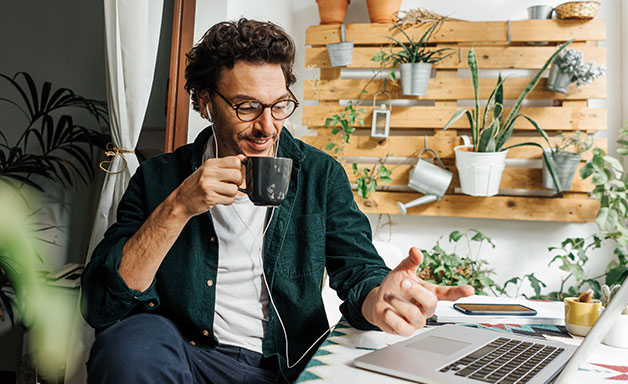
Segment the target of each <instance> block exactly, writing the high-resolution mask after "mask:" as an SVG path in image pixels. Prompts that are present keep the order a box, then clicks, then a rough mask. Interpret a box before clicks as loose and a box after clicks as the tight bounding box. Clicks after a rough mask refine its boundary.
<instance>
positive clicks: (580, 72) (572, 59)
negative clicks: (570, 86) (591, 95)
mask: <svg viewBox="0 0 628 384" xmlns="http://www.w3.org/2000/svg"><path fill="white" fill-rule="evenodd" d="M554 63H555V64H556V65H557V66H558V68H560V70H561V71H562V72H563V73H564V74H566V75H569V77H570V80H571V82H572V83H573V82H576V86H577V87H578V88H580V87H581V86H583V85H585V84H589V83H591V82H592V81H593V80H595V79H597V78H598V77H601V76H604V74H605V73H606V68H604V66H603V65H600V66H597V67H596V66H595V64H594V63H593V62H592V61H589V62H586V63H585V62H584V52H582V51H575V50H573V49H566V50H564V51H563V52H560V53H559V54H558V56H557V57H556V60H555V61H554Z"/></svg>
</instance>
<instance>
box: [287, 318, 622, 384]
mask: <svg viewBox="0 0 628 384" xmlns="http://www.w3.org/2000/svg"><path fill="white" fill-rule="evenodd" d="M439 325H442V323H430V324H429V325H428V327H427V329H429V328H430V327H435V326H439ZM463 325H465V326H468V327H477V328H485V329H491V330H495V331H498V332H504V333H516V334H522V335H531V336H535V337H539V338H544V339H551V340H557V341H562V342H565V343H567V344H572V345H578V344H580V342H581V341H582V338H581V337H573V336H571V335H569V334H568V333H567V330H566V329H565V327H563V326H557V325H521V324H463ZM423 331H424V330H419V331H417V333H420V332H423ZM404 339H405V338H404V337H401V336H395V335H389V334H386V333H384V332H376V331H360V330H357V329H355V328H353V327H351V326H350V325H349V324H348V323H347V322H346V321H345V320H344V319H341V320H340V322H339V323H338V325H337V326H336V328H335V329H334V331H333V332H332V333H331V334H330V335H329V336H328V337H327V339H326V340H325V341H324V342H323V344H322V345H321V347H320V348H319V349H318V351H317V352H316V354H315V355H314V357H313V358H312V360H310V362H309V363H308V365H307V367H306V369H305V371H303V373H301V375H300V376H299V378H298V380H297V383H308V384H319V383H338V384H346V383H360V384H368V383H378V384H379V383H387V384H388V383H390V384H402V383H408V381H406V380H402V379H397V378H394V377H390V376H384V375H381V374H378V373H375V372H370V371H366V370H363V369H359V368H356V367H354V366H353V359H355V358H357V357H358V356H361V355H363V354H365V353H368V352H369V351H372V350H375V349H379V348H383V347H385V346H387V345H390V344H393V343H396V342H399V341H402V340H404ZM590 360H591V361H590V362H589V363H587V364H585V365H584V366H583V367H580V370H579V376H578V377H579V379H581V380H582V381H581V382H583V383H585V382H586V383H587V384H595V383H606V384H613V383H617V384H620V383H627V384H628V350H627V349H618V348H612V347H608V346H606V345H603V344H600V346H599V347H598V349H596V351H595V353H594V357H592V358H591V359H590Z"/></svg>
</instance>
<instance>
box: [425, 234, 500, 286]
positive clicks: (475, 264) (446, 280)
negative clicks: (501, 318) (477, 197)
mask: <svg viewBox="0 0 628 384" xmlns="http://www.w3.org/2000/svg"><path fill="white" fill-rule="evenodd" d="M441 239H442V238H441ZM461 240H464V245H465V246H466V255H464V256H459V255H458V253H457V251H458V245H459V242H460V241H461ZM449 242H450V243H453V244H454V249H453V250H452V252H451V253H449V252H447V251H445V250H444V249H443V248H441V246H440V240H439V241H437V242H436V245H435V246H434V247H433V248H432V249H431V250H429V251H428V250H425V249H422V250H421V252H422V253H423V256H424V260H423V263H422V264H421V266H420V267H419V269H418V271H419V272H418V276H419V277H420V278H421V279H423V280H425V281H428V282H431V283H434V284H438V285H465V284H470V285H471V286H473V288H474V289H475V293H476V294H478V295H486V294H487V292H486V291H485V289H489V290H490V291H491V292H492V293H493V294H496V291H495V288H496V285H495V282H494V281H493V279H491V278H490V276H491V275H493V274H494V273H495V272H494V271H493V270H492V269H489V268H488V261H486V260H483V259H481V258H480V257H479V256H480V252H481V250H482V245H483V244H484V243H488V244H489V245H490V246H491V247H493V248H495V244H493V242H492V241H491V239H490V238H489V237H488V236H486V235H484V234H483V233H482V232H480V231H478V230H475V229H469V230H467V231H465V232H460V231H453V232H451V233H450V234H449ZM473 242H475V243H477V249H476V251H475V253H474V250H473V247H472V243H473Z"/></svg>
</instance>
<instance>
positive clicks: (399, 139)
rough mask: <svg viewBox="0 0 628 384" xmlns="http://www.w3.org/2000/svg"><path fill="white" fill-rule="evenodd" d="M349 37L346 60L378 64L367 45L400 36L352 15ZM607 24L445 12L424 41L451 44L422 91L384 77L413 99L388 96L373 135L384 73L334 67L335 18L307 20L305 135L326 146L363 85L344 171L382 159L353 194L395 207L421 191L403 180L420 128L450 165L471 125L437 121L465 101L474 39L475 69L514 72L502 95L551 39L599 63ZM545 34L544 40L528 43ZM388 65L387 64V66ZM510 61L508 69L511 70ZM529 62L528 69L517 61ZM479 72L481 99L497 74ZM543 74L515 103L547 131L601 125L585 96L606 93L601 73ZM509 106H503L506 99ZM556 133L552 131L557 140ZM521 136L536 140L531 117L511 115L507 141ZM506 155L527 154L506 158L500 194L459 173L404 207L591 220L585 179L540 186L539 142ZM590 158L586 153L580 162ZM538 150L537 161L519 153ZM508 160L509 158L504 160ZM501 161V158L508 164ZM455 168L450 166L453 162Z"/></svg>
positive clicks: (544, 54)
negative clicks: (444, 188)
mask: <svg viewBox="0 0 628 384" xmlns="http://www.w3.org/2000/svg"><path fill="white" fill-rule="evenodd" d="M427 27H428V26H427V25H426V24H418V25H413V26H410V27H406V29H405V30H406V32H407V33H408V34H409V35H410V36H412V37H418V36H421V35H422V34H423V32H424V31H425V28H427ZM346 31H347V40H348V41H353V42H354V44H355V48H354V52H353V64H352V65H351V66H349V68H366V69H377V65H378V64H377V63H375V62H374V61H372V60H371V58H372V57H373V55H374V54H375V53H377V52H379V51H380V50H381V49H382V48H383V47H387V46H388V45H389V44H390V40H388V39H386V38H385V37H384V36H394V37H395V38H397V39H400V40H401V41H404V40H403V39H404V38H403V36H402V35H401V34H400V33H399V32H398V31H396V30H395V29H394V28H393V26H392V24H350V25H347V27H346ZM605 31H606V26H605V24H604V22H603V21H602V20H597V19H594V20H590V21H575V20H521V21H510V22H507V21H495V22H466V21H448V22H444V23H443V25H442V26H441V27H440V28H439V29H438V30H437V31H436V32H435V33H434V35H433V37H432V39H431V42H432V43H434V45H435V46H436V47H450V48H453V49H454V54H453V55H452V56H450V57H448V58H446V59H445V60H443V61H441V62H439V63H436V64H435V65H434V74H435V76H433V77H432V78H431V79H430V83H429V86H428V91H427V95H426V96H419V97H412V96H402V95H401V92H400V86H399V84H391V82H390V81H388V85H387V91H388V92H390V93H391V97H392V99H396V100H399V99H406V100H418V101H419V102H418V103H412V102H410V103H409V104H408V103H407V105H405V106H394V107H393V109H392V114H391V119H390V127H391V136H390V137H389V138H388V139H386V140H384V141H381V140H376V139H373V138H371V137H369V136H368V134H369V132H370V121H371V110H372V108H371V107H370V105H371V102H372V97H373V95H374V94H375V92H377V91H378V90H379V89H380V88H381V81H379V80H375V81H371V82H370V83H369V79H355V78H347V76H345V74H344V73H343V71H341V70H340V69H339V68H332V67H330V64H329V58H328V55H327V50H326V48H325V44H328V43H334V42H339V41H340V39H339V33H340V28H339V26H336V25H324V26H312V27H309V28H308V29H307V32H306V44H308V45H309V46H310V47H308V48H307V49H306V54H305V66H306V68H319V69H320V78H319V79H316V80H306V81H305V82H304V98H305V99H306V100H316V101H318V105H309V106H304V108H303V124H304V125H306V126H308V127H309V128H310V129H313V130H316V131H317V134H318V136H307V137H304V138H303V140H304V141H306V142H307V143H309V144H312V145H314V146H316V147H318V148H321V149H324V148H325V146H326V145H327V143H329V142H330V141H331V142H335V143H340V138H339V137H338V136H332V135H331V130H330V128H327V127H324V122H325V119H326V118H327V117H330V116H331V115H333V114H334V113H336V112H341V111H342V110H343V108H344V107H343V105H344V101H345V100H355V99H357V98H358V96H359V95H360V92H361V90H362V89H365V90H366V94H364V95H362V97H361V100H364V101H365V105H364V106H363V108H364V109H365V110H366V111H367V113H366V114H365V115H364V116H363V119H364V121H365V126H364V127H360V126H356V128H358V129H357V130H356V132H355V133H354V135H353V136H352V138H351V142H350V144H345V145H344V151H343V153H342V155H343V158H342V159H341V160H343V161H346V162H347V163H348V164H347V165H346V167H345V168H346V170H347V174H348V175H349V177H350V179H351V180H352V182H354V180H355V178H354V177H353V174H352V172H351V165H350V163H351V162H358V163H363V164H371V165H373V164H374V163H377V162H378V161H381V160H382V159H385V161H386V163H387V167H388V168H389V169H391V170H392V171H393V175H392V177H393V182H392V183H391V184H388V185H386V186H384V187H383V188H380V190H378V191H377V192H376V193H374V194H372V195H369V199H368V200H365V199H362V198H360V197H358V196H357V195H356V201H357V202H358V204H359V206H360V208H361V209H362V210H363V211H364V212H371V213H378V212H379V213H391V214H392V213H399V211H398V209H397V206H396V203H397V201H401V202H408V201H410V200H413V199H415V198H417V197H419V196H421V195H420V194H419V193H418V192H414V191H413V190H411V189H410V188H408V187H407V183H408V175H409V172H410V170H411V167H412V166H411V165H410V164H413V163H416V160H417V155H418V153H419V151H420V150H421V149H423V148H424V146H425V136H427V139H428V140H427V142H428V145H429V147H430V148H432V149H434V150H435V151H436V152H437V153H438V154H439V156H440V157H441V158H442V159H443V161H444V162H445V164H446V165H447V166H448V167H449V169H450V170H452V171H455V167H454V164H455V161H454V160H455V159H454V153H453V147H454V146H456V145H460V144H462V140H461V138H460V136H461V135H465V134H467V135H468V127H469V126H468V122H467V121H466V119H460V120H458V122H456V124H455V125H453V126H452V128H450V129H449V130H447V131H443V130H442V127H443V126H444V125H445V124H446V122H447V121H448V120H449V118H450V117H451V115H452V114H453V113H454V111H455V110H456V109H458V108H460V107H462V106H468V105H470V104H469V101H468V100H472V99H473V88H472V86H471V82H470V79H469V78H468V74H466V75H465V74H464V72H465V71H459V69H466V68H467V63H466V55H467V51H468V49H469V47H471V46H473V47H474V50H475V52H476V56H477V59H478V66H479V68H480V69H481V70H484V69H493V70H509V72H514V74H513V75H512V76H511V77H510V78H508V79H507V80H506V81H505V83H504V99H505V104H506V106H507V107H508V105H509V103H508V100H507V99H511V100H514V99H515V98H516V97H517V96H518V95H519V94H520V93H521V91H522V89H523V87H525V86H526V84H527V83H528V82H529V80H530V77H531V76H533V75H534V70H538V69H539V68H541V67H542V65H543V64H544V63H545V61H546V60H547V58H548V57H549V56H551V54H552V53H553V52H555V50H556V45H558V44H560V43H562V42H564V41H566V40H569V39H572V38H573V39H576V41H575V42H574V43H572V44H571V46H570V48H576V49H579V50H583V51H584V53H585V60H587V61H588V60H593V61H595V62H596V64H605V62H606V49H605V48H602V47H598V46H597V42H598V41H600V40H604V39H605ZM541 41H542V42H548V43H547V45H543V46H541V45H530V44H528V43H530V42H531V43H535V42H536V43H539V42H541ZM386 49H387V48H386ZM385 70H386V71H388V69H385ZM511 70H512V71H511ZM524 70H532V71H524ZM491 72H494V73H493V74H491V73H490V72H488V73H487V72H481V73H480V76H481V78H480V91H479V93H480V98H481V99H486V98H487V97H488V95H489V93H490V92H491V91H492V90H493V88H494V86H495V83H496V81H497V72H498V71H491ZM545 84H546V79H545V78H543V79H541V81H540V82H539V84H538V85H537V86H536V88H535V90H534V91H533V92H531V93H530V94H529V95H528V97H527V99H528V100H529V101H530V103H529V104H527V105H524V108H522V110H521V113H523V114H526V115H528V116H530V117H531V118H533V119H534V120H535V121H536V122H537V123H538V124H539V126H541V127H542V128H543V129H544V130H545V131H547V132H548V134H550V135H551V136H555V135H557V134H559V133H563V132H568V131H575V130H580V131H583V132H585V133H587V134H589V135H593V134H595V133H596V132H599V131H603V130H606V124H607V121H606V109H605V108H596V107H592V106H589V103H588V101H589V99H605V98H606V79H605V78H601V79H599V80H597V81H595V82H593V83H592V84H589V85H587V86H584V87H582V88H581V89H578V88H576V87H575V85H572V87H571V88H570V89H569V92H568V93H567V94H565V95H563V94H560V93H554V92H551V91H547V90H545ZM506 113H508V108H507V111H506ZM555 140H556V139H555V137H552V138H551V141H555ZM518 141H535V142H538V143H543V141H542V139H541V138H540V136H538V135H537V134H536V132H535V131H534V127H533V126H532V125H531V124H529V123H528V121H527V120H525V119H523V118H520V119H518V120H517V122H516V124H515V135H513V138H512V139H511V141H510V142H509V143H508V144H513V143H516V142H518ZM595 143H596V146H598V147H601V148H604V149H606V146H607V142H606V139H605V138H596V139H595ZM508 158H509V159H522V160H524V161H523V163H522V164H524V165H523V168H522V167H521V165H518V168H506V170H505V172H504V175H503V178H502V182H501V185H500V195H498V196H494V197H485V198H480V197H471V196H466V195H462V194H458V193H457V191H456V188H457V187H458V186H459V182H458V179H457V175H456V176H454V180H453V182H452V185H451V187H450V189H449V191H448V193H447V195H445V197H444V198H443V200H441V201H438V202H434V203H430V204H427V205H422V206H417V207H413V208H410V209H409V210H408V214H416V215H428V216H459V217H477V218H497V219H512V220H541V221H568V222H586V221H593V220H594V219H595V215H596V213H597V210H598V207H599V205H598V203H597V202H596V201H595V200H593V199H591V198H589V197H588V193H589V192H590V191H591V188H592V187H591V184H590V183H588V181H585V180H582V179H581V178H580V177H579V176H578V175H576V178H575V180H574V183H573V186H572V188H571V190H570V191H568V192H566V193H564V194H563V195H562V196H554V195H552V194H551V191H549V190H546V189H543V188H542V187H541V170H540V168H539V167H540V158H541V153H540V150H539V149H538V148H536V147H521V148H515V149H512V150H510V151H509V152H508ZM590 158H591V153H585V154H584V156H583V159H582V162H581V166H582V165H583V164H584V162H586V161H587V160H588V159H590ZM525 160H536V161H527V162H526V161H525ZM511 163H512V162H511ZM507 166H508V165H507ZM454 174H455V172H454Z"/></svg>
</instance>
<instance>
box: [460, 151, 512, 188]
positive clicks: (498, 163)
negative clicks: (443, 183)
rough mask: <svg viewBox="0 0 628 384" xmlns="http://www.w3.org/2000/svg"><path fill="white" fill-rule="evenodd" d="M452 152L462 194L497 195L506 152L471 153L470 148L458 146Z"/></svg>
mask: <svg viewBox="0 0 628 384" xmlns="http://www.w3.org/2000/svg"><path fill="white" fill-rule="evenodd" d="M454 152H455V153H456V168H457V170H458V178H459V179H460V189H462V193H464V194H466V195H471V196H494V195H497V193H498V192H499V184H500V182H501V179H502V173H503V172H504V167H505V165H506V153H507V152H508V150H504V151H500V152H473V147H472V146H466V145H459V146H457V147H455V148H454Z"/></svg>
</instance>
